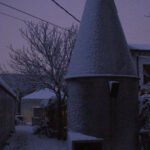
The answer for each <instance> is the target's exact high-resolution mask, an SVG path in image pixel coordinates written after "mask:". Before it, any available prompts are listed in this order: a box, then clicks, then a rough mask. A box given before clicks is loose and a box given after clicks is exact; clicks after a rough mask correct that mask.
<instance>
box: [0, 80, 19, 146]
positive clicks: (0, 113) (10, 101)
mask: <svg viewBox="0 0 150 150" xmlns="http://www.w3.org/2000/svg"><path fill="white" fill-rule="evenodd" d="M16 102H17V99H16V95H15V93H14V92H13V91H12V89H11V88H10V87H9V86H8V85H7V84H6V83H5V82H4V80H3V79H1V78H0V149H1V148H2V146H3V145H4V144H5V142H6V140H7V138H8V137H9V136H10V135H11V133H12V132H14V129H15V113H16Z"/></svg>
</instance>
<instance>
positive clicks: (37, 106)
mask: <svg viewBox="0 0 150 150" xmlns="http://www.w3.org/2000/svg"><path fill="white" fill-rule="evenodd" d="M54 97H56V96H55V94H54V92H53V91H51V90H49V89H48V88H45V89H41V90H38V91H35V92H33V93H31V94H29V95H26V96H24V97H23V98H22V103H21V114H22V115H23V118H24V121H25V123H29V124H31V123H32V120H34V121H36V119H37V120H38V119H39V118H37V117H38V116H39V117H41V115H42V114H41V113H42V108H43V107H45V106H46V105H48V103H49V101H50V100H51V101H52V100H53V99H54ZM40 112H41V113H40Z"/></svg>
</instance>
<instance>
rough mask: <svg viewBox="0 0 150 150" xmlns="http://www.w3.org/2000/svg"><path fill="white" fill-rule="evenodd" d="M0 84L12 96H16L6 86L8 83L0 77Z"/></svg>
mask: <svg viewBox="0 0 150 150" xmlns="http://www.w3.org/2000/svg"><path fill="white" fill-rule="evenodd" d="M0 85H1V86H2V87H3V88H5V90H7V91H8V92H9V93H10V94H11V95H12V96H14V97H16V94H15V93H14V91H13V90H12V89H11V88H10V87H9V86H8V84H7V83H6V82H5V81H4V80H3V79H2V78H1V77H0Z"/></svg>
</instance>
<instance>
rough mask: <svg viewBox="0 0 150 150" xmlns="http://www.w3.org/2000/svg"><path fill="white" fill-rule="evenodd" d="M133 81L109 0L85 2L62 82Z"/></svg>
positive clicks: (131, 66)
mask: <svg viewBox="0 0 150 150" xmlns="http://www.w3.org/2000/svg"><path fill="white" fill-rule="evenodd" d="M88 76H130V77H137V75H136V71H135V68H134V64H133V60H132V56H131V54H130V52H129V48H128V45H127V42H126V39H125V37H124V33H123V30H122V27H121V24H120V21H119V17H118V14H117V10H116V6H115V4H114V1H113V0H94V1H93V0H87V3H86V6H85V10H84V13H83V17H82V21H81V25H80V30H79V35H78V39H77V42H76V45H75V49H74V51H73V55H72V58H71V62H70V66H69V69H68V74H67V76H66V78H67V79H68V78H76V77H88Z"/></svg>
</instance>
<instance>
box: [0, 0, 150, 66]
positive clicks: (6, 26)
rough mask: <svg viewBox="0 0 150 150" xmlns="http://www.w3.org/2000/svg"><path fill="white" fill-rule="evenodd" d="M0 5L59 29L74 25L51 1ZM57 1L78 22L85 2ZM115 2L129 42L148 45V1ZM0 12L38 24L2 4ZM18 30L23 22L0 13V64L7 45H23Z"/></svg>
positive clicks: (23, 0)
mask: <svg viewBox="0 0 150 150" xmlns="http://www.w3.org/2000/svg"><path fill="white" fill-rule="evenodd" d="M0 2H4V3H7V4H9V5H11V6H13V7H16V8H18V9H21V10H24V11H26V12H28V13H31V14H33V15H35V16H38V17H41V18H43V19H45V20H47V21H50V22H53V23H55V24H57V25H60V26H62V27H69V26H71V24H72V23H77V22H76V21H75V20H73V19H72V18H71V17H70V16H69V15H67V14H66V13H65V12H63V11H62V10H61V9H60V8H58V7H57V6H56V5H55V4H54V3H53V2H52V1H51V0H0ZM57 2H59V3H60V4H61V5H63V6H64V7H65V8H66V9H67V10H69V11H70V12H71V13H72V14H74V15H75V16H76V17H77V18H79V19H80V20H81V16H82V13H83V10H84V5H85V2H86V0H57ZM115 2H116V5H117V9H118V13H119V17H120V19H121V23H122V26H123V29H124V32H125V35H126V38H127V41H128V43H131V44H148V45H150V18H148V17H145V15H150V0H115ZM0 12H4V13H7V14H10V15H13V16H16V17H19V18H22V19H24V20H29V21H31V20H32V21H34V22H38V21H37V20H36V19H33V18H31V17H29V16H26V15H23V14H21V13H19V12H17V11H15V10H11V9H9V8H6V7H4V6H2V5H0ZM19 28H24V24H23V23H22V22H20V21H18V20H14V19H12V18H9V17H6V16H3V15H1V14H0V64H4V63H6V62H8V61H9V55H8V53H9V49H8V48H7V46H9V45H10V44H12V45H13V46H14V47H15V48H21V47H22V46H23V44H24V42H23V40H22V38H21V36H20V33H19V31H18V30H19Z"/></svg>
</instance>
